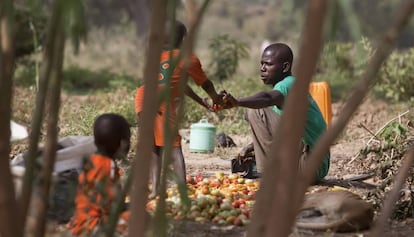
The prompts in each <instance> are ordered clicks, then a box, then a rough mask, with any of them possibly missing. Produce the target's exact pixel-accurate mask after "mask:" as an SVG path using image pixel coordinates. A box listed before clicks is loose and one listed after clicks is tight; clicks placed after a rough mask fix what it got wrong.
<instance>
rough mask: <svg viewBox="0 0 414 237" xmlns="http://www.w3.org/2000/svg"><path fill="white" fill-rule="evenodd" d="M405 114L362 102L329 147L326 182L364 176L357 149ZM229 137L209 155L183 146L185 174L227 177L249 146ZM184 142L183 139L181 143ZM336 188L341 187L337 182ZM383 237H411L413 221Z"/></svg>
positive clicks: (199, 232)
mask: <svg viewBox="0 0 414 237" xmlns="http://www.w3.org/2000/svg"><path fill="white" fill-rule="evenodd" d="M342 106H343V104H342V103H336V104H333V120H335V118H336V117H337V116H338V115H339V114H340V113H341V108H342ZM405 111H406V110H405V109H403V108H399V109H398V110H397V111H394V110H393V111H391V109H390V108H389V107H388V106H387V104H386V103H385V102H382V101H377V100H366V101H365V102H364V103H363V104H362V106H361V107H360V108H359V109H358V111H357V112H356V113H355V114H354V116H353V118H352V119H351V121H350V123H349V124H348V126H347V129H346V130H345V131H344V132H343V133H342V134H341V136H340V137H339V138H338V139H337V141H336V142H335V143H334V144H333V145H332V147H331V167H330V170H329V173H328V176H327V177H326V179H327V180H328V181H329V182H328V184H329V183H330V182H331V181H338V180H339V181H340V180H342V179H346V178H350V177H354V176H357V175H360V174H364V171H365V172H366V170H365V169H364V168H363V167H361V166H360V165H358V164H360V163H359V162H355V161H353V160H354V158H355V157H356V156H357V155H358V152H359V150H360V149H362V148H364V147H365V146H366V143H367V141H368V140H369V139H370V138H371V137H372V134H371V133H375V132H377V131H378V130H379V129H380V128H381V127H382V126H384V125H385V124H386V123H387V122H388V121H389V120H391V119H394V118H395V117H398V116H399V115H400V114H402V113H404V112H405ZM181 134H182V135H183V137H184V138H187V139H188V138H189V130H182V131H181ZM229 135H230V137H232V138H233V140H234V141H235V143H236V145H237V146H236V147H233V148H216V149H215V151H214V152H213V153H209V154H202V153H191V152H190V151H189V144H188V143H184V144H183V150H184V155H185V160H186V168H187V172H188V173H189V174H196V173H201V174H203V175H206V176H210V175H214V174H215V173H216V172H217V171H222V172H224V173H230V159H232V158H234V157H235V156H236V155H237V153H238V152H239V150H240V149H241V148H242V147H243V146H245V145H247V144H248V143H249V142H250V139H249V137H248V136H247V137H246V136H238V135H231V134H229ZM184 140H186V139H184ZM370 181H372V180H367V181H365V182H364V183H363V184H368V185H367V186H364V185H361V186H358V185H356V184H355V186H352V183H351V184H350V185H351V186H347V187H348V188H350V189H351V190H352V189H358V191H359V192H362V193H363V192H366V191H367V189H366V188H372V186H370V185H369V184H370ZM339 185H341V183H340V182H339ZM181 228H185V229H186V231H184V233H186V234H191V235H192V236H197V237H198V236H200V237H202V236H203V237H204V236H231V237H233V236H234V237H236V236H243V235H244V230H243V228H240V227H238V228H236V227H219V226H214V225H205V224H204V225H200V224H198V223H186V224H180V225H178V227H177V229H181ZM172 233H175V234H172V236H188V235H181V234H179V233H183V232H182V231H179V230H177V231H175V232H172ZM292 236H347V237H351V236H367V231H365V232H360V233H347V234H334V233H314V232H301V233H293V234H292ZM385 236H401V237H403V236H414V219H406V220H404V221H400V222H397V221H394V222H392V223H391V225H390V227H389V228H388V229H387V232H386V235H385Z"/></svg>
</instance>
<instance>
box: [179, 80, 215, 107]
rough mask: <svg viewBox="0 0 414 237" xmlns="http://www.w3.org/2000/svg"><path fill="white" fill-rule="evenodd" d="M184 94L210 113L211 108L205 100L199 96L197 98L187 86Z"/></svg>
mask: <svg viewBox="0 0 414 237" xmlns="http://www.w3.org/2000/svg"><path fill="white" fill-rule="evenodd" d="M185 94H186V95H187V96H188V97H190V98H191V99H193V100H194V101H195V102H197V103H198V104H199V105H201V106H203V107H205V108H206V109H208V110H210V111H212V109H211V106H210V105H209V104H208V103H207V102H206V101H205V100H203V99H202V98H200V96H198V95H197V94H196V93H195V92H194V91H193V89H192V88H191V87H190V86H189V85H187V86H186V88H185Z"/></svg>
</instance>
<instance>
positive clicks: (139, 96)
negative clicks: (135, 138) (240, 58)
mask: <svg viewBox="0 0 414 237" xmlns="http://www.w3.org/2000/svg"><path fill="white" fill-rule="evenodd" d="M179 53H180V50H173V51H172V56H173V58H174V57H177V56H178V55H179ZM169 59H170V51H164V52H162V54H161V60H160V74H159V77H158V91H160V90H161V89H162V88H163V87H164V84H165V82H166V78H165V71H166V70H167V69H168V68H169V67H170V64H169ZM183 67H184V64H183V62H180V63H179V64H178V65H177V67H176V68H175V70H174V71H173V73H172V75H171V87H170V90H171V101H170V108H171V113H170V114H169V115H168V116H166V104H165V103H163V104H161V105H160V107H159V108H158V113H157V115H156V117H155V124H154V140H155V145H156V146H164V127H163V126H164V121H165V119H166V117H168V120H169V124H170V126H173V125H175V123H176V113H175V111H176V108H177V106H178V101H177V99H178V89H179V88H178V85H179V81H180V79H181V74H182V71H183ZM163 72H164V73H163ZM187 73H188V75H189V76H190V77H191V78H192V79H193V81H194V82H195V83H196V84H197V85H199V86H200V85H202V84H203V83H204V82H205V81H206V80H207V77H206V75H205V73H204V71H203V69H202V67H201V63H200V60H199V59H198V57H197V56H195V55H194V54H193V55H191V57H190V64H189V67H188V69H187ZM143 101H144V86H141V87H139V88H138V89H137V93H136V95H135V112H136V113H138V114H139V113H140V112H141V111H142V107H143ZM173 146H175V147H176V146H181V137H180V136H179V135H177V136H176V137H175V138H174V142H173Z"/></svg>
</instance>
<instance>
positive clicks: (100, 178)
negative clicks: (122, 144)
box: [68, 154, 128, 236]
mask: <svg viewBox="0 0 414 237" xmlns="http://www.w3.org/2000/svg"><path fill="white" fill-rule="evenodd" d="M120 175H121V174H120V171H119V169H118V168H117V167H116V165H115V162H114V161H113V160H112V159H111V158H110V157H107V156H104V155H100V154H93V155H91V157H90V159H89V162H87V163H86V164H85V165H84V170H83V172H82V173H81V174H80V175H79V184H78V190H77V196H76V199H75V203H76V210H75V214H74V216H73V218H72V220H71V222H69V223H68V228H70V231H71V233H72V234H74V235H78V236H82V235H83V236H88V235H90V234H91V233H92V232H93V231H94V229H95V228H96V227H97V226H98V225H99V224H101V223H104V222H105V221H106V218H107V217H108V215H109V211H110V206H111V203H112V201H113V200H114V197H115V191H116V188H117V185H118V181H119V177H120ZM123 216H128V215H127V214H126V215H123Z"/></svg>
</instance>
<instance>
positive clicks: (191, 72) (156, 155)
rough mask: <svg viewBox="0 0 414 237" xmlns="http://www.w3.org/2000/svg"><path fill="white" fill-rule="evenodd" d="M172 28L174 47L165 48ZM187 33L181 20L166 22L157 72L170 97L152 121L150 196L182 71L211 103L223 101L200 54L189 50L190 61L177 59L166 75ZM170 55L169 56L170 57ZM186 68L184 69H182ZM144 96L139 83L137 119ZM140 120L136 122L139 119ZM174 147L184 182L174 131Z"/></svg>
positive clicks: (155, 185) (203, 103) (173, 114)
mask: <svg viewBox="0 0 414 237" xmlns="http://www.w3.org/2000/svg"><path fill="white" fill-rule="evenodd" d="M171 30H174V31H175V34H174V36H175V38H174V44H173V48H172V49H169V48H168V40H169V35H170V33H171ZM186 33H187V29H186V27H185V25H184V24H183V23H182V22H180V21H176V22H175V24H174V23H173V24H169V25H167V30H166V37H165V38H166V42H165V47H164V51H163V52H162V54H161V59H160V73H159V76H158V92H160V91H161V90H162V89H163V88H165V86H166V83H167V80H170V95H171V97H170V100H169V101H168V102H165V101H164V102H162V103H161V104H160V106H159V108H158V112H157V114H156V116H155V124H154V152H153V157H152V162H151V180H152V192H151V197H155V196H156V192H157V188H158V183H159V176H160V171H161V163H162V158H161V153H162V148H163V147H164V146H165V141H164V122H165V120H168V123H167V124H168V126H169V127H170V128H172V127H173V126H175V125H176V123H177V120H176V116H177V109H178V107H179V106H180V105H181V101H179V100H180V98H179V83H180V80H182V75H183V73H184V72H185V73H187V74H188V76H189V77H190V78H191V79H192V80H193V81H194V82H195V84H196V85H198V86H201V87H202V88H203V90H204V91H205V92H206V93H207V94H208V95H209V96H210V98H211V99H212V101H213V104H215V105H220V104H222V98H221V96H220V95H219V94H218V93H217V91H216V89H215V87H214V84H213V83H212V82H211V81H210V80H209V79H208V78H207V76H206V74H205V73H204V71H203V69H202V67H201V63H200V60H199V58H198V57H197V56H196V55H195V54H192V55H191V56H190V58H189V64H188V66H187V67H186V68H184V63H183V61H180V62H178V63H177V65H176V67H175V68H174V69H173V71H172V73H171V78H168V75H167V72H168V70H172V68H170V67H172V63H173V62H174V59H177V57H178V56H179V54H180V47H181V44H182V42H183V39H184V37H185V35H186ZM170 57H172V58H170ZM184 70H185V71H184ZM184 93H185V94H186V95H187V96H188V97H190V98H191V99H193V100H194V101H196V102H197V103H198V104H200V105H201V106H203V107H205V108H207V109H208V110H210V111H214V110H213V109H212V108H211V107H210V105H209V104H208V103H207V102H206V101H205V100H203V99H201V98H200V97H199V96H198V95H197V94H196V93H195V92H194V91H193V90H192V89H191V87H190V86H189V85H186V86H185V89H184ZM143 100H144V86H141V87H139V88H138V89H137V93H136V96H135V112H136V113H137V116H138V120H140V114H141V112H142V109H143ZM166 103H169V106H170V113H169V114H166V113H167V111H166V108H167V104H166ZM138 124H139V123H138ZM173 139H174V140H173V150H172V159H173V168H174V171H175V173H176V174H177V175H178V178H179V179H180V182H185V163H184V156H183V153H182V149H181V136H180V135H179V134H176V135H175V136H174V138H173Z"/></svg>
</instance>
